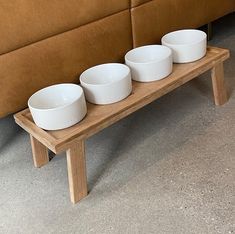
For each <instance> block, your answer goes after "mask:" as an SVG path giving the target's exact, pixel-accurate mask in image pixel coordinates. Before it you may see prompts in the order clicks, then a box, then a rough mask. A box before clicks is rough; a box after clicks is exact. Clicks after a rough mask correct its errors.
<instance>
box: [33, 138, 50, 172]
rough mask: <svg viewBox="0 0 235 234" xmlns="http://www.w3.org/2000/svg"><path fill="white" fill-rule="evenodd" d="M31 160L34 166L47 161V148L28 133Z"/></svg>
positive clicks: (42, 164) (39, 165)
mask: <svg viewBox="0 0 235 234" xmlns="http://www.w3.org/2000/svg"><path fill="white" fill-rule="evenodd" d="M30 141H31V147H32V153H33V162H34V166H35V167H38V168H39V167H42V166H44V165H45V164H47V163H48V162H49V156H48V149H47V147H46V146H44V145H43V144H42V143H41V142H39V141H38V140H37V139H35V138H34V137H33V136H31V135H30Z"/></svg>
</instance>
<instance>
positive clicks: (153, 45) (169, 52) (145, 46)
mask: <svg viewBox="0 0 235 234" xmlns="http://www.w3.org/2000/svg"><path fill="white" fill-rule="evenodd" d="M147 47H158V48H164V49H165V50H166V51H168V54H167V55H166V56H164V57H163V58H159V59H154V60H151V61H149V62H134V61H132V60H130V59H128V58H127V57H128V55H130V54H131V53H133V52H134V51H136V50H139V49H142V48H147ZM170 56H172V50H171V49H170V48H169V47H167V46H165V45H158V44H152V45H144V46H139V47H136V48H134V49H132V50H130V51H128V52H127V53H126V55H125V62H126V61H128V62H130V63H132V64H152V63H156V62H160V61H164V60H165V59H167V58H169V57H170Z"/></svg>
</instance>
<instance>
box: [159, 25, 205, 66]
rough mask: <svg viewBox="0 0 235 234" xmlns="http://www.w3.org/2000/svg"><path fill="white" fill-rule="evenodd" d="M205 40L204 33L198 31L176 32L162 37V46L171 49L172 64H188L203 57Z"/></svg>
mask: <svg viewBox="0 0 235 234" xmlns="http://www.w3.org/2000/svg"><path fill="white" fill-rule="evenodd" d="M206 38H207V35H206V33H205V32H203V31H200V30H196V29H185V30H178V31H174V32H170V33H168V34H166V35H165V36H163V37H162V45H165V46H168V47H169V48H171V49H172V52H173V62H174V63H189V62H193V61H196V60H199V59H201V58H202V57H204V56H205V54H206V46H207V39H206Z"/></svg>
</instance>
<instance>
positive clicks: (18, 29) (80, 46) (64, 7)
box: [0, 0, 235, 117]
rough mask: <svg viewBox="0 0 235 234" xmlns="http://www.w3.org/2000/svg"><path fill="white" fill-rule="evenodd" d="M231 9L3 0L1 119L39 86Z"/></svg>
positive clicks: (191, 0) (199, 3) (229, 3)
mask: <svg viewBox="0 0 235 234" xmlns="http://www.w3.org/2000/svg"><path fill="white" fill-rule="evenodd" d="M234 10H235V0H223V1H221V0H213V1H210V0H152V1H151V0H90V1H87V0H67V1H62V0H61V1H60V0H50V1H47V0H37V1H34V0H18V1H15V0H0V95H1V97H0V117H3V116H6V115H7V114H10V113H14V112H16V111H19V110H20V109H23V108H25V107H26V106H27V100H28V98H29V97H30V95H31V94H32V93H33V92H35V91H37V90H39V89H40V88H43V87H45V86H48V85H51V84H55V83H61V82H79V80H78V77H79V75H80V73H81V72H82V71H84V70H85V69H86V68H88V67H90V66H93V65H96V64H101V63H106V62H114V61H123V57H124V54H125V53H126V52H127V51H128V50H130V49H131V48H133V46H139V45H144V44H150V43H157V42H159V40H160V38H161V36H162V35H163V34H165V33H166V32H169V31H172V30H175V29H178V28H186V27H193V28H194V27H199V26H201V25H203V24H206V23H208V22H210V21H213V20H215V19H217V18H219V17H221V16H223V15H225V14H227V13H229V12H232V11H234Z"/></svg>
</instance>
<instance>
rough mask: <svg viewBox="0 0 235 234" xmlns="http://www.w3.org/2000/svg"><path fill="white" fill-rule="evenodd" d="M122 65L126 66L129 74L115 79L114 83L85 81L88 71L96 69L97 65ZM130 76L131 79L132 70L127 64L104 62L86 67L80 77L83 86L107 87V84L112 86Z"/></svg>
mask: <svg viewBox="0 0 235 234" xmlns="http://www.w3.org/2000/svg"><path fill="white" fill-rule="evenodd" d="M111 65H112V66H113V65H114V66H120V67H123V68H125V69H126V71H127V74H126V75H125V76H123V77H121V78H119V79H117V80H115V81H114V82H112V83H105V84H90V83H87V82H85V81H84V79H85V78H84V76H85V74H86V73H87V72H89V71H91V70H94V69H96V68H97V67H102V66H111ZM129 76H130V79H131V71H130V68H129V67H128V66H127V65H126V64H123V63H102V64H98V65H96V66H93V67H90V68H88V69H86V70H85V71H84V72H82V74H81V75H80V78H79V80H80V83H81V85H82V86H83V85H84V86H86V87H88V86H91V87H106V86H110V85H111V84H115V83H117V82H119V81H121V80H124V79H126V78H128V77H129Z"/></svg>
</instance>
